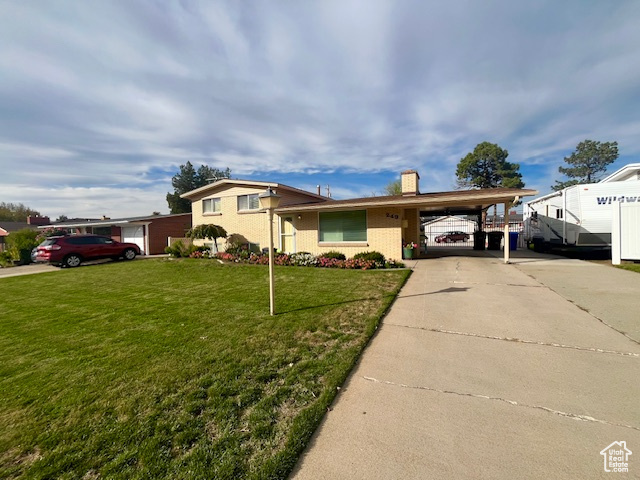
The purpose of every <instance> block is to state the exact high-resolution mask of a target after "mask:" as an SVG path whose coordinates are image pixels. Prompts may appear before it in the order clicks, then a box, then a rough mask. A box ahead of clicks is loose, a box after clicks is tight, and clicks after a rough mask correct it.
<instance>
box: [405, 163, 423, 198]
mask: <svg viewBox="0 0 640 480" xmlns="http://www.w3.org/2000/svg"><path fill="white" fill-rule="evenodd" d="M401 178H402V195H403V196H405V197H410V196H412V195H418V194H419V193H420V187H419V181H420V175H418V172H416V171H415V170H405V171H404V172H402V173H401Z"/></svg>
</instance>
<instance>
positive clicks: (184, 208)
mask: <svg viewBox="0 0 640 480" xmlns="http://www.w3.org/2000/svg"><path fill="white" fill-rule="evenodd" d="M223 178H231V170H229V169H228V168H227V169H225V170H219V169H217V168H212V167H208V166H207V165H201V166H200V167H198V169H197V170H196V169H195V168H193V165H192V164H191V162H187V163H186V164H184V165H180V171H179V172H178V173H177V174H175V175H174V176H173V178H172V179H171V185H172V186H173V189H174V191H173V193H171V192H169V193H167V203H168V204H169V210H170V212H171V213H189V212H191V201H189V200H187V199H186V198H180V195H182V194H183V193H187V192H190V191H191V190H195V189H196V188H200V187H204V186H205V185H207V184H209V183H213V182H215V181H217V180H220V179H223Z"/></svg>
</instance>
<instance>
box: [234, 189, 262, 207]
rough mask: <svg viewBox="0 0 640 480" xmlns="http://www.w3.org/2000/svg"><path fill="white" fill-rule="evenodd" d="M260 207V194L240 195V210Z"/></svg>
mask: <svg viewBox="0 0 640 480" xmlns="http://www.w3.org/2000/svg"><path fill="white" fill-rule="evenodd" d="M258 209H260V200H259V199H258V194H257V193H254V194H251V195H238V211H241V210H258Z"/></svg>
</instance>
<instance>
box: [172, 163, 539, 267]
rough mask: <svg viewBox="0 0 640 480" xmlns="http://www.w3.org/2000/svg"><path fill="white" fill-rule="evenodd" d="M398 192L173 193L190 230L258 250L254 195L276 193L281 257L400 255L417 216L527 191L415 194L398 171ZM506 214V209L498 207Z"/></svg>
mask: <svg viewBox="0 0 640 480" xmlns="http://www.w3.org/2000/svg"><path fill="white" fill-rule="evenodd" d="M401 179H402V194H401V195H392V196H381V197H365V198H353V199H348V200H333V199H331V198H327V197H324V196H322V195H320V194H319V192H318V193H311V192H306V191H303V190H299V189H296V188H293V187H290V186H288V185H283V184H281V183H273V182H257V181H250V180H232V179H222V180H219V181H217V182H214V183H211V184H209V185H206V186H204V187H200V188H198V189H195V190H192V191H190V192H187V193H185V194H183V195H181V196H182V197H183V198H186V199H188V200H190V201H191V202H192V215H193V220H192V223H193V225H194V226H195V225H201V224H215V225H220V226H222V227H223V228H224V229H225V230H226V231H227V233H228V234H229V235H231V234H236V235H237V236H239V237H240V238H243V239H245V240H246V242H245V243H250V244H253V245H255V246H256V247H258V248H261V247H264V246H268V245H269V225H268V216H267V215H265V213H266V212H265V210H262V209H261V208H260V203H259V200H258V195H260V194H261V193H263V192H265V190H266V189H267V188H269V187H270V188H271V189H272V190H273V191H274V192H276V193H277V194H278V195H280V196H281V200H280V205H279V206H278V208H276V209H275V212H274V213H275V215H274V237H275V238H274V244H275V245H276V248H278V249H279V250H281V251H283V252H286V253H295V252H310V253H313V254H320V253H324V252H327V251H330V250H338V251H340V252H342V253H344V254H345V255H346V256H347V257H351V256H353V255H355V254H356V253H359V252H363V251H372V250H376V251H379V252H381V253H382V254H383V255H385V257H387V258H390V259H401V258H402V245H403V244H405V243H408V242H414V243H419V242H420V215H421V213H423V214H429V215H438V214H447V215H448V214H467V215H468V214H478V215H480V213H481V212H482V211H483V210H486V209H487V208H489V207H490V206H492V205H495V204H498V203H503V204H505V205H507V206H510V205H511V204H513V203H515V202H516V201H518V200H519V199H520V198H521V197H524V196H531V195H536V194H537V192H536V191H535V190H529V189H515V188H491V189H478V190H458V191H452V192H439V193H420V190H419V179H420V176H419V175H418V173H417V172H416V171H414V170H407V171H404V172H402V175H401ZM506 211H508V208H507V209H506Z"/></svg>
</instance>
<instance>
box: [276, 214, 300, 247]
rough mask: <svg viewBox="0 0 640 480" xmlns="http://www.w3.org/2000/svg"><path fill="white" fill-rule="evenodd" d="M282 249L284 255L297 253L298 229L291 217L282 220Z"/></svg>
mask: <svg viewBox="0 0 640 480" xmlns="http://www.w3.org/2000/svg"><path fill="white" fill-rule="evenodd" d="M280 249H281V250H282V251H283V252H284V253H295V252H296V229H295V228H294V227H293V218H291V217H284V218H282V219H280Z"/></svg>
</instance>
